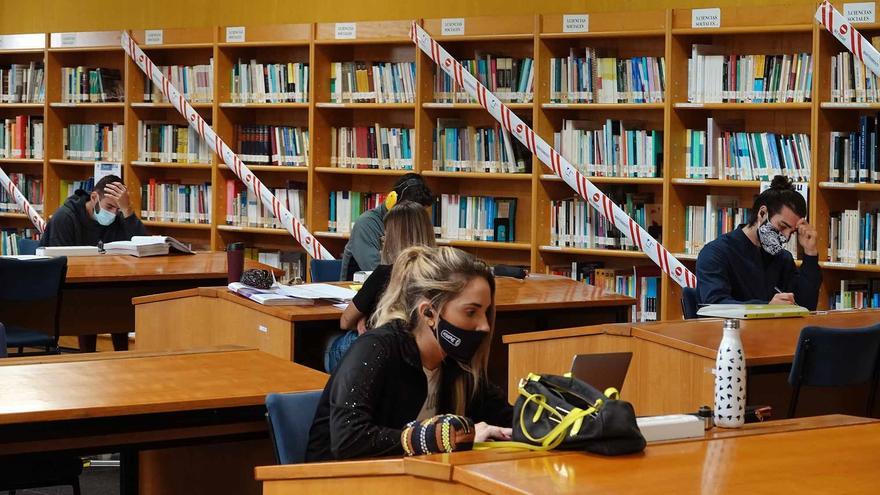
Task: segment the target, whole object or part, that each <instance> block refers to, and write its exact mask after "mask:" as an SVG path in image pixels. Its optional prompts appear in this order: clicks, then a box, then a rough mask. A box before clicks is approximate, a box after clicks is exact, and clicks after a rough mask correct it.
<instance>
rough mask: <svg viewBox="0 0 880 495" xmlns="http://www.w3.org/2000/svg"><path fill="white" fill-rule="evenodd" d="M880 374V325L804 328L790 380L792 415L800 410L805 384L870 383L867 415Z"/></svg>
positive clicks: (825, 385)
mask: <svg viewBox="0 0 880 495" xmlns="http://www.w3.org/2000/svg"><path fill="white" fill-rule="evenodd" d="M878 374H880V324H877V325H874V326H871V327H865V328H821V327H805V328H804V329H803V330H801V335H800V337H799V338H798V343H797V348H796V349H795V353H794V359H793V360H792V363H791V373H789V375H788V383H789V384H791V387H792V392H791V402H790V404H789V406H788V417H790V418H793V417H794V414H795V411H796V409H797V403H798V398H799V395H800V391H801V387H802V386H805V385H806V386H808V387H845V386H849V385H861V384H865V383H868V384H870V390H869V392H868V403H867V407H866V408H865V411H866V413H865V416H870V415H871V412H872V411H873V409H874V394H875V391H876V390H877V381H878Z"/></svg>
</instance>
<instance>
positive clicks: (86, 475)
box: [0, 466, 119, 495]
mask: <svg viewBox="0 0 880 495" xmlns="http://www.w3.org/2000/svg"><path fill="white" fill-rule="evenodd" d="M79 486H80V491H81V492H82V494H83V495H117V494H118V493H119V468H118V467H103V466H102V467H88V468H86V469H84V470H83V473H82V475H81V476H80V477H79ZM8 493H9V492H4V491H0V495H7V494H8ZM72 494H73V489H72V488H71V487H69V486H53V487H49V488H38V489H33V490H17V491H16V492H15V495H72Z"/></svg>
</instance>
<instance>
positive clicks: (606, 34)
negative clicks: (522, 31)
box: [538, 29, 666, 41]
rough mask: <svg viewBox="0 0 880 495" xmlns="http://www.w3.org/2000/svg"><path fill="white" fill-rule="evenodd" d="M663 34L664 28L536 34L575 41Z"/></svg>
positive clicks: (543, 38)
mask: <svg viewBox="0 0 880 495" xmlns="http://www.w3.org/2000/svg"><path fill="white" fill-rule="evenodd" d="M665 34H666V30H664V29H636V30H633V31H591V32H588V33H541V34H539V35H538V38H540V39H542V40H565V41H577V40H581V39H598V38H655V37H660V36H664V35H665Z"/></svg>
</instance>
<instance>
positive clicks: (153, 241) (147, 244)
mask: <svg viewBox="0 0 880 495" xmlns="http://www.w3.org/2000/svg"><path fill="white" fill-rule="evenodd" d="M104 251H105V252H106V253H107V254H129V255H131V256H137V257H139V258H140V257H143V256H162V255H165V254H169V253H170V252H171V251H175V252H179V253H186V254H194V253H193V252H192V250H191V249H190V248H189V247H188V246H186V245H185V244H183V243H182V242H180V241H178V240H177V239H175V238H173V237H167V236H163V235H136V236H134V237H132V238H131V240H130V241H115V242H108V243H106V244H104Z"/></svg>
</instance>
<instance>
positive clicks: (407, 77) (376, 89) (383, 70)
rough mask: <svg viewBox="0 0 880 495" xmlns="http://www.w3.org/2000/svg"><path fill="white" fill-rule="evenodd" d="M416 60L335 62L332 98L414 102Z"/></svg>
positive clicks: (331, 82) (336, 101)
mask: <svg viewBox="0 0 880 495" xmlns="http://www.w3.org/2000/svg"><path fill="white" fill-rule="evenodd" d="M415 81H416V64H415V62H378V61H377V62H359V61H354V62H333V63H331V64H330V101H331V102H333V103H412V102H414V101H415V87H416V84H415Z"/></svg>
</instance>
